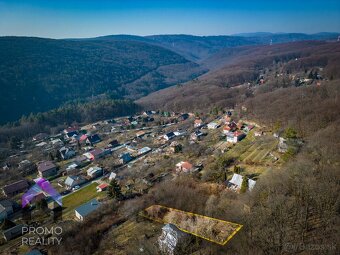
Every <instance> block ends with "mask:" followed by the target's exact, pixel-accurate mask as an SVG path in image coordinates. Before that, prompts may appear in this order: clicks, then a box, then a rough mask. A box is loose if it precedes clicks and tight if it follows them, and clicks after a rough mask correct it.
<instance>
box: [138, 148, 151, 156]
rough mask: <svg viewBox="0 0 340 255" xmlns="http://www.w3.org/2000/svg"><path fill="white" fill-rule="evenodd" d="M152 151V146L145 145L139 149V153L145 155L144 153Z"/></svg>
mask: <svg viewBox="0 0 340 255" xmlns="http://www.w3.org/2000/svg"><path fill="white" fill-rule="evenodd" d="M150 151H151V148H149V147H143V148H141V149H139V150H138V155H143V154H146V153H149V152H150Z"/></svg>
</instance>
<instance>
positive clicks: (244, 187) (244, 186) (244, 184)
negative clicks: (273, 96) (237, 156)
mask: <svg viewBox="0 0 340 255" xmlns="http://www.w3.org/2000/svg"><path fill="white" fill-rule="evenodd" d="M247 189H248V178H247V177H245V176H244V177H243V179H242V184H241V189H240V192H241V193H245V192H246V191H247Z"/></svg>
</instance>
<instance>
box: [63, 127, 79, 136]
mask: <svg viewBox="0 0 340 255" xmlns="http://www.w3.org/2000/svg"><path fill="white" fill-rule="evenodd" d="M78 130H79V127H77V126H73V127H68V128H65V129H64V130H63V132H64V134H65V135H67V134H68V133H71V132H78Z"/></svg>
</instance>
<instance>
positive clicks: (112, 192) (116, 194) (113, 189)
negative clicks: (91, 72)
mask: <svg viewBox="0 0 340 255" xmlns="http://www.w3.org/2000/svg"><path fill="white" fill-rule="evenodd" d="M107 193H108V196H109V197H111V198H114V199H117V200H121V199H122V198H123V194H122V191H121V188H120V185H119V184H118V182H117V181H116V180H115V179H113V180H111V182H110V186H109V188H108V191H107Z"/></svg>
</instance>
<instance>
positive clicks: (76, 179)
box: [65, 175, 86, 189]
mask: <svg viewBox="0 0 340 255" xmlns="http://www.w3.org/2000/svg"><path fill="white" fill-rule="evenodd" d="M85 182H86V180H85V178H84V177H83V176H81V175H79V176H75V175H73V176H68V177H67V178H66V180H65V186H66V188H67V189H72V188H74V187H75V186H80V185H82V184H84V183H85Z"/></svg>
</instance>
